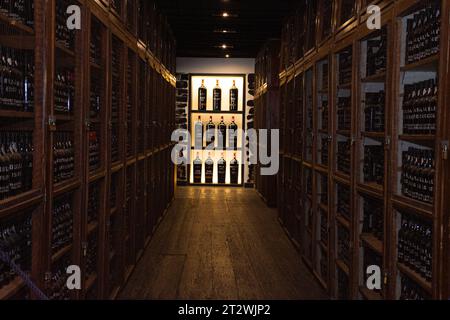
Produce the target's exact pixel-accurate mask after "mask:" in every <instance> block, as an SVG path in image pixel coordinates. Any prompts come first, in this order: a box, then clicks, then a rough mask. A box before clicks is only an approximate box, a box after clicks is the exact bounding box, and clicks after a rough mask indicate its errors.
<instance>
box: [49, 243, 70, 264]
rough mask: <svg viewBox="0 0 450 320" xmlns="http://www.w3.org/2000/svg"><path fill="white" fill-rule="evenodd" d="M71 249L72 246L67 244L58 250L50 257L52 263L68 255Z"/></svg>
mask: <svg viewBox="0 0 450 320" xmlns="http://www.w3.org/2000/svg"><path fill="white" fill-rule="evenodd" d="M72 248H73V245H72V244H68V245H66V246H64V247H63V248H61V249H59V250H58V251H57V252H55V253H54V254H53V255H52V263H55V262H57V261H59V260H61V259H62V258H63V257H64V256H65V255H66V254H68V253H69V252H70V251H71V250H72Z"/></svg>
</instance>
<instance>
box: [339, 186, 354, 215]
mask: <svg viewBox="0 0 450 320" xmlns="http://www.w3.org/2000/svg"><path fill="white" fill-rule="evenodd" d="M336 210H337V212H338V213H339V214H340V215H342V216H344V217H345V218H347V219H348V220H351V216H350V189H349V188H348V187H347V186H345V185H343V184H338V185H337V208H336Z"/></svg>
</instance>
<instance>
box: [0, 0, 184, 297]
mask: <svg viewBox="0 0 450 320" xmlns="http://www.w3.org/2000/svg"><path fill="white" fill-rule="evenodd" d="M75 2H76V4H78V5H79V6H80V7H81V12H82V30H83V32H80V31H71V32H73V34H72V35H71V37H73V38H74V40H73V45H70V44H69V45H67V43H66V42H63V41H60V40H61V39H58V37H57V33H56V31H55V30H56V26H57V23H58V22H57V17H58V15H57V10H58V7H59V6H64V5H65V3H64V1H59V0H51V1H43V0H34V27H33V28H31V27H29V26H26V25H25V24H23V23H19V22H17V21H13V20H11V19H10V18H8V17H7V16H6V15H3V14H2V15H0V24H1V25H2V35H1V37H0V44H1V45H2V46H11V47H13V48H16V49H27V50H31V51H33V53H34V57H35V61H34V62H35V63H34V64H35V71H34V108H33V111H32V112H21V111H9V110H3V109H2V110H0V121H1V123H2V130H3V129H4V128H5V130H8V129H9V128H14V130H27V131H28V130H30V131H31V132H32V134H33V150H34V153H33V156H34V157H33V174H32V176H33V179H32V188H31V190H30V191H27V192H25V193H23V194H19V195H18V196H15V197H11V198H7V199H5V200H2V201H0V226H1V225H2V223H3V218H5V219H6V218H8V219H9V218H11V217H15V216H20V215H28V216H30V217H31V218H32V232H31V239H32V250H31V253H30V254H31V257H30V260H31V266H30V269H29V270H27V271H29V272H30V274H31V276H32V279H33V281H34V282H35V283H36V285H37V286H38V287H40V288H41V289H42V290H43V291H44V292H45V293H46V294H47V295H48V296H52V297H55V298H61V299H67V298H70V299H114V298H115V297H116V296H117V294H118V293H119V291H120V289H121V288H122V287H123V285H124V284H125V281H126V280H127V279H128V277H129V276H130V274H131V272H132V270H133V269H134V267H135V265H136V263H137V261H138V259H139V257H140V256H141V254H142V252H143V250H144V248H145V246H146V245H147V244H148V243H149V239H150V238H151V236H152V235H153V233H154V231H155V229H156V227H157V225H158V223H159V222H160V221H161V219H162V217H163V215H164V213H165V211H166V209H167V208H168V206H169V205H170V203H171V201H172V198H173V193H174V167H173V165H171V163H172V162H171V161H170V154H171V146H172V143H171V141H170V132H172V130H173V128H174V125H175V123H174V122H175V118H174V111H175V110H174V106H175V82H176V80H175V76H174V73H175V41H174V37H173V35H172V32H171V30H170V27H169V25H168V23H167V20H166V19H165V18H164V17H163V16H162V15H161V14H160V13H159V12H158V10H157V8H156V6H155V4H154V3H153V2H152V1H132V0H129V1H94V0H79V1H75ZM71 4H72V3H71ZM149 17H150V19H149ZM151 30H152V31H151ZM153 30H155V31H153ZM23 46H26V47H27V48H22V47H23ZM60 70H65V71H64V72H70V74H71V75H72V76H71V77H70V78H71V79H73V101H72V103H71V106H70V108H72V109H70V112H61V110H59V109H58V108H57V102H56V99H55V98H54V90H53V88H54V85H55V84H56V83H57V81H59V78H58V76H57V75H58V72H61V71H60ZM138 84H139V89H138ZM7 122H8V125H7V126H6V125H5V126H3V124H4V123H5V124H6V123H7ZM61 133H64V135H65V137H66V138H68V139H70V140H71V145H72V148H73V153H74V156H73V157H74V158H73V159H74V161H73V163H74V165H75V167H74V172H73V175H72V177H70V178H67V179H64V180H62V179H60V180H56V179H55V177H54V170H55V168H54V165H53V159H54V152H53V148H54V145H55V143H57V142H58V139H60V136H61ZM155 195H156V196H155ZM61 197H63V198H64V197H68V198H67V199H70V200H68V201H69V202H70V205H71V213H72V216H73V220H72V223H71V225H72V230H73V231H72V234H73V236H72V241H70V242H68V243H67V244H66V245H64V246H62V247H60V248H59V247H58V250H56V251H55V250H52V247H53V243H52V225H53V222H54V221H53V220H54V213H53V209H54V208H55V206H56V205H57V203H58V201H59V199H61ZM66 264H67V265H66ZM70 264H75V265H78V266H80V267H81V269H82V272H83V279H82V280H83V283H82V285H83V290H82V291H76V292H72V293H70V294H67V293H65V292H64V289H63V288H62V287H61V286H59V284H57V283H54V280H55V278H54V277H55V275H56V274H57V272H58V271H63V273H64V274H65V268H67V267H68V266H69V265H70ZM64 283H65V282H64ZM24 298H30V299H34V298H36V296H35V295H34V293H32V292H30V290H29V289H27V288H26V287H25V286H24V282H23V281H22V280H21V279H19V278H17V279H15V280H14V281H12V282H11V283H9V284H8V285H7V286H4V287H1V288H0V299H24Z"/></svg>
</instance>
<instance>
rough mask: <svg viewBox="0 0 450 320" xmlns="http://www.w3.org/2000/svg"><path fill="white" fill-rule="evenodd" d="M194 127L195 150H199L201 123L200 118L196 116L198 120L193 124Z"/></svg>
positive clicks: (201, 143) (201, 140)
mask: <svg viewBox="0 0 450 320" xmlns="http://www.w3.org/2000/svg"><path fill="white" fill-rule="evenodd" d="M194 127H195V129H194V134H195V138H194V139H195V149H197V150H201V149H202V148H203V122H202V117H201V116H198V120H197V121H196V122H195V125H194Z"/></svg>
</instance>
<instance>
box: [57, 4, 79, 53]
mask: <svg viewBox="0 0 450 320" xmlns="http://www.w3.org/2000/svg"><path fill="white" fill-rule="evenodd" d="M69 6H70V3H69V1H68V0H58V1H56V15H55V16H56V41H57V42H58V43H60V44H62V45H63V46H64V47H66V48H67V49H70V50H74V48H75V30H69V28H68V27H67V14H66V11H67V8H68V7H69Z"/></svg>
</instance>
